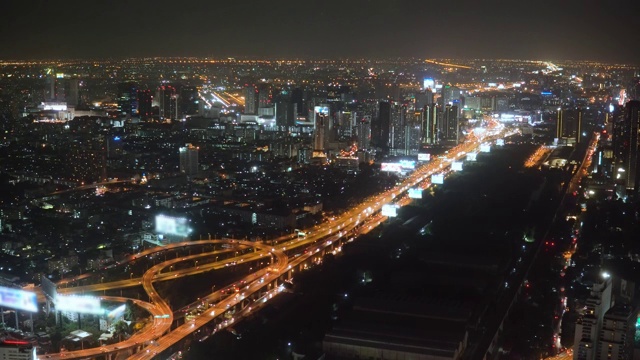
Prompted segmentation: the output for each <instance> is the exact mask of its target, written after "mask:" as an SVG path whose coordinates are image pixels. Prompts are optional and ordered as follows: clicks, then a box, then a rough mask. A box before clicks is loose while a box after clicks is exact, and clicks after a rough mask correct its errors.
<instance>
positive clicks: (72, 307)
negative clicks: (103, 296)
mask: <svg viewBox="0 0 640 360" xmlns="http://www.w3.org/2000/svg"><path fill="white" fill-rule="evenodd" d="M55 304H56V310H58V311H72V312H77V313H82V314H94V315H101V314H104V309H103V308H102V307H101V306H100V298H97V297H95V296H88V295H58V298H57V299H56V301H55Z"/></svg>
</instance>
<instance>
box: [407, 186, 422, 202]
mask: <svg viewBox="0 0 640 360" xmlns="http://www.w3.org/2000/svg"><path fill="white" fill-rule="evenodd" d="M409 198H410V199H422V189H418V188H412V189H409Z"/></svg>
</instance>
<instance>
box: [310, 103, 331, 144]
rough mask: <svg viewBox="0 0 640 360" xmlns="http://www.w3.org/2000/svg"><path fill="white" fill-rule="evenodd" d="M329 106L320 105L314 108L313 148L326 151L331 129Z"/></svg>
mask: <svg viewBox="0 0 640 360" xmlns="http://www.w3.org/2000/svg"><path fill="white" fill-rule="evenodd" d="M329 115H330V114H329V106H328V105H326V104H325V105H320V106H316V107H314V110H313V150H314V151H316V152H324V150H325V141H326V140H327V139H326V137H327V132H328V130H329V121H330V118H329Z"/></svg>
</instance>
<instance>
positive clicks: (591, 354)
mask: <svg viewBox="0 0 640 360" xmlns="http://www.w3.org/2000/svg"><path fill="white" fill-rule="evenodd" d="M611 289H612V282H611V278H605V279H603V280H602V281H601V282H599V283H596V284H594V285H593V287H592V289H591V294H590V295H589V298H587V301H586V304H585V306H586V310H585V312H584V314H583V315H582V316H581V317H580V318H579V319H578V321H577V323H576V331H575V340H574V345H573V346H574V348H573V359H574V360H594V359H596V354H597V351H596V350H597V346H598V339H599V337H600V330H601V329H602V320H603V319H604V315H605V313H606V312H607V311H609V309H610V308H611Z"/></svg>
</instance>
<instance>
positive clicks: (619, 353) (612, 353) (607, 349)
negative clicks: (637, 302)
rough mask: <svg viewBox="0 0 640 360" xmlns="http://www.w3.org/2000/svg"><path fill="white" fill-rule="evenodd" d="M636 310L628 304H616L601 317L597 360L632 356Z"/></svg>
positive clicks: (620, 358) (625, 359)
mask: <svg viewBox="0 0 640 360" xmlns="http://www.w3.org/2000/svg"><path fill="white" fill-rule="evenodd" d="M637 318H638V311H637V309H636V308H635V307H633V306H631V305H628V304H620V305H618V304H616V305H615V306H613V307H612V308H611V309H609V311H607V313H606V314H605V315H604V318H603V319H602V330H601V331H600V337H599V339H598V345H597V354H596V359H597V360H628V359H632V358H633V346H634V344H633V343H634V336H635V330H636V326H635V325H636V320H637Z"/></svg>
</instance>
